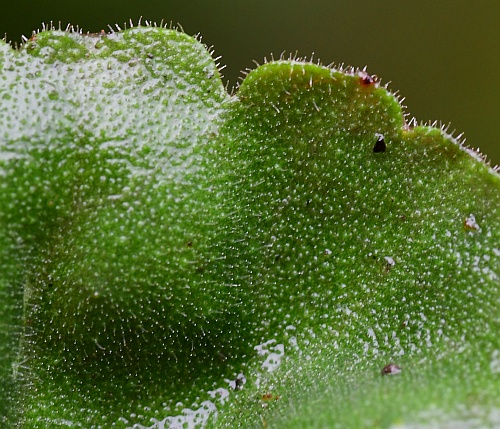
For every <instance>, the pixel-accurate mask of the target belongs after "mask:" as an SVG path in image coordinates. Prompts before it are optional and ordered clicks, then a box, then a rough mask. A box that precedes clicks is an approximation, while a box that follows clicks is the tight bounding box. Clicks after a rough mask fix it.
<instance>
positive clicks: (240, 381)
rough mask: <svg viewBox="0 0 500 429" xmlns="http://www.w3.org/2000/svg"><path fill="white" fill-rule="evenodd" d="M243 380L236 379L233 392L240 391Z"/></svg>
mask: <svg viewBox="0 0 500 429" xmlns="http://www.w3.org/2000/svg"><path fill="white" fill-rule="evenodd" d="M243 384H244V383H243V379H242V378H240V377H238V378H237V379H236V380H235V381H234V390H241V389H242V388H243Z"/></svg>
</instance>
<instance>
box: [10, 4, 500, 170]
mask: <svg viewBox="0 0 500 429" xmlns="http://www.w3.org/2000/svg"><path fill="white" fill-rule="evenodd" d="M5 1H6V0H4V2H5ZM0 10H1V13H0V34H3V33H7V40H10V41H13V42H20V40H21V34H24V35H26V36H28V37H29V36H30V35H31V32H32V30H34V29H38V28H40V27H41V24H42V22H45V23H49V22H50V21H51V20H52V21H54V23H56V24H57V23H58V22H59V21H61V23H62V24H63V26H65V25H66V24H67V23H72V24H74V25H75V26H76V25H78V26H80V27H81V28H82V29H83V30H84V31H91V32H96V31H99V30H101V29H105V30H107V24H115V23H118V24H120V25H122V24H123V22H125V21H129V19H132V20H133V21H134V22H135V23H136V22H137V20H138V19H139V17H141V16H142V17H143V22H144V21H145V20H149V21H153V22H157V23H158V24H159V23H160V22H161V20H162V19H164V20H165V21H166V22H170V21H172V22H173V23H174V24H176V23H180V24H181V25H182V27H183V28H184V30H185V32H186V33H188V34H192V35H194V34H196V33H200V34H202V36H203V41H204V42H205V43H206V44H207V45H213V46H214V47H215V53H216V55H222V61H221V63H222V64H227V67H226V68H225V69H224V71H223V73H224V75H225V79H226V80H228V81H229V86H230V87H232V86H234V85H235V84H236V83H237V82H238V77H239V76H241V73H240V70H244V69H246V68H253V67H255V65H254V63H253V62H252V60H254V59H255V60H257V61H258V62H262V60H263V58H264V57H266V56H267V57H268V58H270V54H271V53H273V54H275V57H279V54H280V53H281V52H283V51H286V52H287V53H294V52H296V51H298V53H299V55H301V56H305V57H310V56H311V54H312V53H313V52H314V58H315V59H321V61H322V62H323V63H324V64H328V63H331V62H334V63H336V64H342V63H344V64H346V65H352V66H355V67H364V66H365V65H367V66H368V72H370V73H372V74H376V75H378V76H379V77H380V78H382V81H383V82H387V81H391V82H392V83H391V85H390V88H391V89H392V90H393V91H396V90H399V92H400V94H401V95H403V96H405V97H406V100H405V103H404V104H406V105H407V106H408V108H407V111H408V112H410V113H411V115H412V116H415V117H416V118H417V120H418V121H428V120H435V119H437V120H440V121H442V122H443V123H445V124H448V123H450V122H451V128H450V130H453V129H457V131H458V133H461V132H464V133H465V136H466V138H467V144H468V145H469V146H471V147H473V148H477V147H479V148H481V151H482V152H483V153H485V154H486V155H488V157H489V159H490V160H491V163H492V164H494V165H496V164H500V137H499V134H500V132H499V130H498V127H499V125H500V77H499V71H500V29H499V26H500V1H498V0H484V1H477V0H476V1H469V0H422V1H419V0H413V1H408V0H387V1H369V0H364V1H363V0H289V1H284V0H276V1H271V0H248V1H246V2H243V1H237V0H233V1H230V0H218V1H212V2H208V1H205V2H203V1H201V0H193V1H179V0H177V1H175V2H174V1H171V0H144V1H141V0H120V1H97V0H87V1H85V2H82V1H78V2H77V1H75V0H51V1H49V0H44V1H43V0H41V1H38V2H34V1H32V0H28V1H26V2H22V3H20V2H14V1H11V2H9V3H7V4H2V6H1V8H0Z"/></svg>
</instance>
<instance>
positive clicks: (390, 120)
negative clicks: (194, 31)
mask: <svg viewBox="0 0 500 429" xmlns="http://www.w3.org/2000/svg"><path fill="white" fill-rule="evenodd" d="M0 100H1V107H2V114H1V116H0V189H1V191H0V243H1V245H0V252H1V254H0V267H1V269H0V377H1V380H2V381H1V384H0V415H1V419H2V420H1V421H2V423H1V424H2V425H3V427H5V428H23V429H32V428H49V427H50V428H67V427H76V428H85V429H94V428H132V427H133V428H179V427H182V428H195V427H196V428H198V427H200V428H201V427H205V428H292V429H293V428H326V427H328V428H431V427H432V428H434V427H458V426H460V427H467V428H473V427H478V428H479V427H500V335H499V332H500V311H499V310H500V287H499V286H500V175H499V174H498V172H496V171H495V170H494V169H492V168H490V167H489V166H488V165H487V164H485V163H484V162H483V160H482V159H481V158H480V157H479V156H478V155H477V154H476V153H475V152H472V151H471V150H469V149H467V148H465V147H463V145H461V144H460V143H459V142H458V141H457V140H455V139H454V138H453V137H452V136H450V135H447V133H446V132H445V131H444V130H442V129H437V128H433V127H431V126H416V125H414V124H413V122H412V123H411V124H408V123H407V122H406V120H405V115H404V114H403V112H402V108H401V106H400V104H399V103H398V100H397V98H396V97H395V96H394V95H393V94H391V93H390V92H389V91H388V90H387V89H386V88H385V87H382V86H381V85H380V84H379V83H378V82H376V81H375V80H374V79H372V78H371V77H370V76H369V75H367V74H366V73H363V72H355V71H352V70H347V71H342V70H336V69H332V68H327V67H322V66H320V65H316V64H311V63H306V62H301V61H295V60H293V59H291V60H287V61H285V60H280V61H273V62H270V63H266V64H264V65H262V66H260V67H257V68H256V69H255V70H253V71H252V72H250V73H249V74H248V75H247V76H246V77H245V79H244V80H243V82H242V84H241V85H240V87H239V89H238V91H237V93H236V94H234V95H230V94H228V93H227V92H226V90H225V89H224V87H223V85H222V81H221V78H220V75H219V71H218V68H217V65H216V64H215V62H214V60H213V59H212V57H211V55H210V53H209V52H208V51H207V50H206V48H205V47H204V45H202V44H201V43H200V42H198V41H197V40H195V39H194V38H191V37H189V36H187V35H185V34H183V33H180V32H177V31H175V30H171V29H165V28H146V27H138V28H131V29H129V30H126V31H123V32H118V33H112V34H97V35H89V36H82V35H81V34H75V33H67V32H63V31H54V30H52V31H44V32H41V33H39V34H37V35H36V36H34V37H33V38H32V39H30V40H29V41H28V42H27V43H26V44H25V45H24V46H23V47H22V49H20V50H13V49H12V48H11V47H10V46H9V45H7V44H6V43H4V42H2V44H1V45H0ZM390 364H393V366H390ZM384 368H385V370H384ZM398 368H399V369H398ZM397 372H399V373H397ZM382 373H384V375H383V374H382ZM396 373H397V374H396ZM450 424H451V426H446V425H450ZM455 424H456V425H455ZM453 425H455V426H453Z"/></svg>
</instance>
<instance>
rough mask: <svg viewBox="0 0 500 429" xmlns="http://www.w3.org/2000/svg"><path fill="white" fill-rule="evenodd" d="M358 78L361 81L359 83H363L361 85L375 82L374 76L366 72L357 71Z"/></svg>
mask: <svg viewBox="0 0 500 429" xmlns="http://www.w3.org/2000/svg"><path fill="white" fill-rule="evenodd" d="M359 80H360V82H361V85H363V86H370V85H373V84H374V83H375V82H376V79H375V77H374V76H370V75H369V74H368V73H366V72H361V73H359Z"/></svg>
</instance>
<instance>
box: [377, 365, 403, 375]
mask: <svg viewBox="0 0 500 429" xmlns="http://www.w3.org/2000/svg"><path fill="white" fill-rule="evenodd" d="M400 372H401V367H399V366H397V365H396V364H393V363H390V364H389V365H386V366H384V368H382V371H381V374H382V375H394V374H399V373H400Z"/></svg>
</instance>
